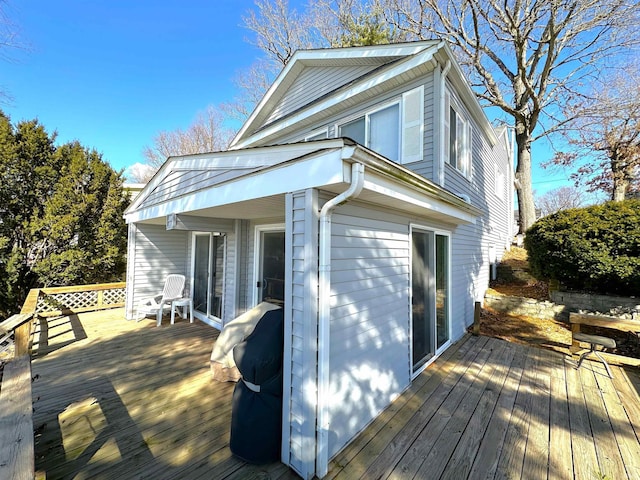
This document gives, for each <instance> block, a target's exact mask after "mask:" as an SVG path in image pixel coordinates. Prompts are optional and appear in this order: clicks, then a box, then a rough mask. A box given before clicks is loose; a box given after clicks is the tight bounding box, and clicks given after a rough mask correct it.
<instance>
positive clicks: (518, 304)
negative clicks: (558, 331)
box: [484, 291, 640, 322]
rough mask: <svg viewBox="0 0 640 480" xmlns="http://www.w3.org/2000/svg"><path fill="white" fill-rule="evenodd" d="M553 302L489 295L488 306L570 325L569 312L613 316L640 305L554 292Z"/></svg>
mask: <svg viewBox="0 0 640 480" xmlns="http://www.w3.org/2000/svg"><path fill="white" fill-rule="evenodd" d="M550 296H551V299H552V300H553V301H552V302H549V301H543V300H536V299H534V298H527V297H513V296H510V295H501V294H497V293H490V292H488V293H487V294H486V295H485V297H484V306H485V307H488V308H490V309H492V310H495V311H497V312H500V313H506V314H508V315H526V316H528V317H533V318H543V319H548V318H554V319H556V320H563V321H565V322H567V321H569V312H578V311H581V310H582V311H589V312H602V313H607V312H610V311H611V309H613V308H616V307H618V308H628V309H633V308H636V307H637V306H638V305H640V298H634V297H614V296H609V295H591V294H586V293H573V292H560V291H553V292H551V295H550Z"/></svg>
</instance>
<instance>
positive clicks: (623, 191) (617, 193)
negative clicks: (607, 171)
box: [611, 180, 629, 202]
mask: <svg viewBox="0 0 640 480" xmlns="http://www.w3.org/2000/svg"><path fill="white" fill-rule="evenodd" d="M627 190H629V182H628V181H627V180H618V181H616V182H613V192H612V195H611V200H613V201H614V202H622V201H623V200H624V199H625V198H627Z"/></svg>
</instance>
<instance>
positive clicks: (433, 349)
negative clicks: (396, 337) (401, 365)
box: [411, 229, 450, 373]
mask: <svg viewBox="0 0 640 480" xmlns="http://www.w3.org/2000/svg"><path fill="white" fill-rule="evenodd" d="M411 245H412V248H411V320H412V327H411V330H412V332H411V333H412V363H413V371H414V373H415V372H417V371H418V370H420V368H421V367H422V366H423V365H425V364H426V363H427V362H428V361H429V360H430V359H431V358H433V357H434V356H435V355H436V353H437V352H438V350H439V349H440V348H442V347H443V346H444V345H445V344H446V343H447V342H448V341H449V338H450V333H449V237H448V236H447V235H444V234H440V233H436V232H433V231H429V230H422V229H413V231H412V232H411Z"/></svg>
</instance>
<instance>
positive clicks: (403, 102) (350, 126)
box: [337, 87, 424, 163]
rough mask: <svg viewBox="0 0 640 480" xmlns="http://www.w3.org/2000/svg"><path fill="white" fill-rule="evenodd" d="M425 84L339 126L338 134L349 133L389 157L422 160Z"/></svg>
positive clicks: (350, 136)
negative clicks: (423, 86) (392, 101)
mask: <svg viewBox="0 0 640 480" xmlns="http://www.w3.org/2000/svg"><path fill="white" fill-rule="evenodd" d="M423 98H424V90H423V88H422V87H418V88H415V89H413V90H410V91H409V92H405V93H404V94H403V95H402V97H401V98H399V99H398V100H397V101H395V102H394V103H391V104H387V105H385V106H383V107H381V108H378V109H376V110H372V111H370V112H367V113H366V114H364V115H362V116H360V117H357V118H355V119H352V120H350V121H348V122H346V123H343V124H342V125H339V126H338V129H337V131H338V136H340V137H349V138H351V139H352V140H354V141H356V142H358V143H359V144H361V145H364V146H366V147H368V148H370V149H371V150H374V151H375V152H378V153H379V154H381V155H383V156H385V157H387V158H388V159H390V160H394V161H396V162H401V163H409V162H415V161H419V160H422V143H423V139H422V134H423V126H422V125H423V116H424V106H423Z"/></svg>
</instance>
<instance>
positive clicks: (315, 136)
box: [304, 128, 329, 142]
mask: <svg viewBox="0 0 640 480" xmlns="http://www.w3.org/2000/svg"><path fill="white" fill-rule="evenodd" d="M325 138H329V130H328V129H326V128H325V129H324V130H319V131H317V132H313V133H311V135H309V136H308V137H304V140H305V142H308V141H311V140H324V139H325Z"/></svg>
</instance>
